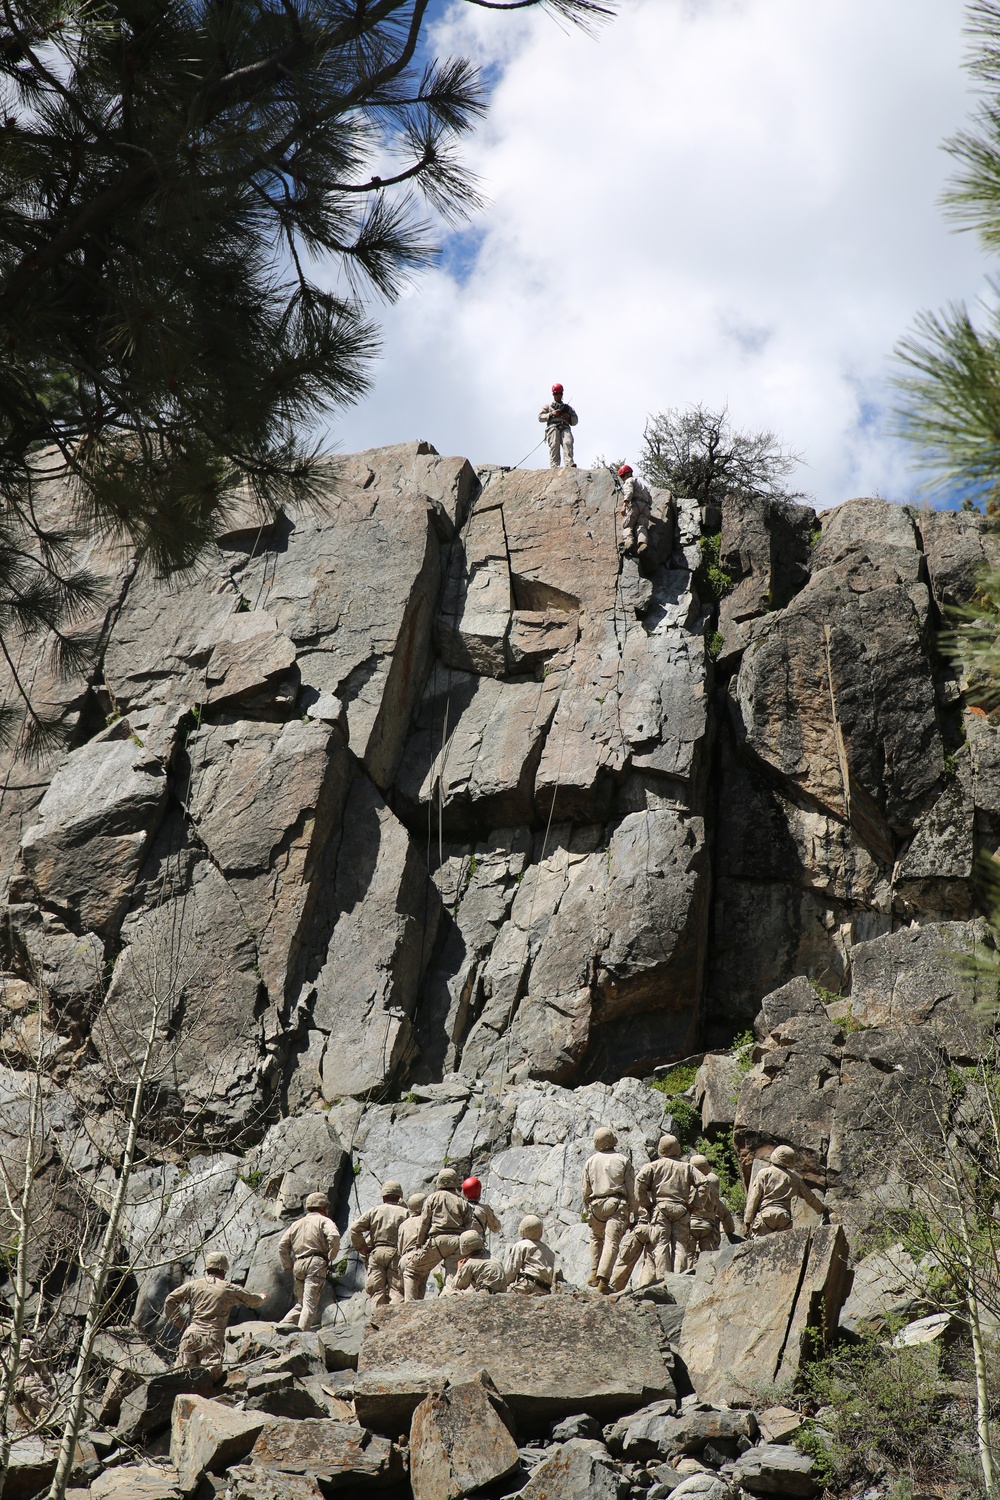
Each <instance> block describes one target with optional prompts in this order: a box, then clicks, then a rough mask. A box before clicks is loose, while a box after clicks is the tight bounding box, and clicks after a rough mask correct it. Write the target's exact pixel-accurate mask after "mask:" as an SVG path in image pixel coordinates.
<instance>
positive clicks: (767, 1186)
mask: <svg viewBox="0 0 1000 1500" xmlns="http://www.w3.org/2000/svg"><path fill="white" fill-rule="evenodd" d="M796 1195H797V1196H798V1197H800V1198H804V1199H805V1201H806V1202H807V1203H808V1204H809V1207H810V1208H812V1209H815V1211H816V1212H817V1213H823V1212H824V1211H825V1209H826V1204H825V1203H824V1202H823V1200H822V1198H817V1196H816V1194H815V1193H814V1192H813V1190H812V1188H811V1187H808V1186H807V1185H806V1183H804V1182H803V1181H802V1178H801V1177H800V1176H799V1174H798V1172H786V1171H785V1169H784V1168H783V1167H776V1166H775V1165H774V1163H773V1162H768V1164H767V1166H766V1167H762V1168H761V1170H760V1171H759V1172H758V1173H757V1176H756V1177H755V1178H754V1180H753V1182H752V1183H751V1184H750V1191H749V1192H748V1193H747V1206H746V1209H745V1210H744V1213H743V1222H744V1223H745V1224H751V1223H752V1222H753V1220H754V1219H755V1218H756V1217H757V1215H758V1214H759V1213H762V1212H763V1211H764V1209H766V1208H776V1209H781V1210H782V1211H783V1212H784V1213H786V1214H788V1216H789V1217H791V1213H792V1199H793V1198H794V1197H796Z"/></svg>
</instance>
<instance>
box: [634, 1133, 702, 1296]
mask: <svg viewBox="0 0 1000 1500" xmlns="http://www.w3.org/2000/svg"><path fill="white" fill-rule="evenodd" d="M680 1156H681V1147H680V1142H679V1141H678V1139H677V1137H676V1136H675V1135H664V1136H661V1137H660V1144H659V1146H658V1147H657V1154H656V1160H655V1161H651V1162H647V1163H646V1165H645V1166H644V1167H642V1168H641V1169H640V1171H639V1172H638V1174H637V1176H636V1179H635V1190H636V1196H637V1197H638V1199H639V1204H640V1206H641V1207H642V1208H644V1209H646V1211H647V1213H648V1214H649V1218H650V1222H651V1223H652V1224H655V1226H656V1228H657V1229H658V1230H660V1231H661V1232H660V1234H659V1236H658V1237H657V1241H656V1247H655V1248H656V1277H657V1280H658V1281H662V1280H663V1278H664V1276H666V1275H668V1274H669V1273H670V1272H671V1271H673V1272H674V1273H675V1274H678V1275H679V1274H680V1273H681V1272H683V1271H686V1270H687V1269H688V1263H689V1261H690V1259H691V1204H692V1202H693V1200H694V1190H695V1173H694V1168H693V1167H692V1166H691V1163H690V1162H686V1161H682V1160H681V1159H680Z"/></svg>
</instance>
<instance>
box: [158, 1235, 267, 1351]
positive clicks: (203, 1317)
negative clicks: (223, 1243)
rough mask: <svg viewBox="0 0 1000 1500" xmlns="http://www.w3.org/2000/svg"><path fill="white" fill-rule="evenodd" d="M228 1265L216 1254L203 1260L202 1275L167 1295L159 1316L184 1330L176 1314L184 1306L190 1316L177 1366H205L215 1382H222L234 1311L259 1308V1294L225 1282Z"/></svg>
mask: <svg viewBox="0 0 1000 1500" xmlns="http://www.w3.org/2000/svg"><path fill="white" fill-rule="evenodd" d="M228 1271H229V1261H228V1260H227V1259H226V1257H225V1256H224V1255H222V1254H221V1253H220V1252H219V1251H218V1250H213V1251H212V1253H211V1254H210V1255H206V1256H205V1274H204V1276H198V1277H196V1278H195V1279H194V1280H193V1281H185V1283H184V1285H183V1286H179V1287H178V1288H177V1290H176V1291H173V1292H171V1293H170V1295H169V1297H168V1298H167V1300H166V1302H165V1303H164V1304H163V1313H164V1316H165V1317H166V1318H168V1319H169V1320H170V1322H171V1323H173V1324H174V1326H175V1327H176V1328H184V1320H183V1318H182V1317H181V1313H180V1310H181V1308H182V1307H183V1306H184V1305H185V1303H186V1304H187V1307H188V1310H189V1312H190V1314H191V1318H190V1321H189V1323H188V1325H187V1327H186V1328H184V1336H183V1338H182V1339H181V1342H180V1348H179V1349H178V1350H177V1364H178V1365H181V1366H190V1365H206V1366H207V1367H208V1369H209V1371H210V1373H211V1374H212V1377H213V1378H214V1379H215V1380H221V1378H222V1366H223V1360H224V1359H225V1354H226V1325H227V1323H228V1322H229V1314H230V1313H231V1312H232V1310H233V1308H234V1307H260V1305H261V1303H262V1302H264V1301H266V1300H267V1299H266V1297H265V1296H264V1293H263V1292H248V1291H246V1289H245V1288H244V1287H241V1286H236V1285H235V1283H234V1282H232V1281H227V1280H226V1276H227V1274H228Z"/></svg>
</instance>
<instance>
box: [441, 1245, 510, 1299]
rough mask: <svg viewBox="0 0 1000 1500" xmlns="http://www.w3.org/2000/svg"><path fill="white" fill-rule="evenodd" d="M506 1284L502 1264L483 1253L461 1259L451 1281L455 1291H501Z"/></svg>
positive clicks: (505, 1275)
mask: <svg viewBox="0 0 1000 1500" xmlns="http://www.w3.org/2000/svg"><path fill="white" fill-rule="evenodd" d="M506 1285H507V1273H506V1272H505V1270H504V1268H503V1266H502V1265H501V1264H500V1262H499V1261H498V1260H494V1259H493V1257H492V1256H491V1255H486V1254H485V1253H483V1254H480V1255H470V1256H469V1258H468V1259H467V1260H463V1261H462V1263H461V1265H460V1266H459V1268H458V1270H457V1271H456V1272H455V1280H454V1282H453V1286H454V1288H455V1291H456V1292H502V1291H503V1289H504V1287H505V1286H506Z"/></svg>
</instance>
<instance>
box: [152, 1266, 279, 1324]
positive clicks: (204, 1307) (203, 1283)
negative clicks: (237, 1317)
mask: <svg viewBox="0 0 1000 1500" xmlns="http://www.w3.org/2000/svg"><path fill="white" fill-rule="evenodd" d="M266 1300H267V1298H266V1297H265V1296H264V1293H263V1292H248V1291H246V1290H245V1289H244V1288H243V1287H241V1286H236V1285H234V1283H233V1282H231V1281H225V1280H223V1278H222V1277H221V1276H198V1277H196V1279H195V1280H194V1281H185V1283H184V1285H183V1286H179V1287H178V1288H177V1290H176V1291H174V1292H171V1293H170V1296H169V1297H168V1298H167V1300H166V1301H165V1302H164V1304H163V1312H164V1315H165V1316H166V1317H167V1318H169V1320H170V1322H171V1323H174V1324H177V1321H178V1318H177V1315H178V1313H179V1312H180V1309H181V1308H182V1307H183V1306H184V1304H185V1302H186V1303H187V1305H188V1307H189V1309H190V1312H191V1321H190V1323H189V1324H188V1328H189V1329H193V1330H194V1331H195V1332H196V1333H216V1332H218V1330H219V1329H220V1328H225V1326H226V1324H227V1323H228V1321H229V1314H230V1313H231V1311H232V1310H233V1308H234V1307H241V1306H242V1307H259V1306H260V1304H261V1303H262V1302H265V1301H266Z"/></svg>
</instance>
